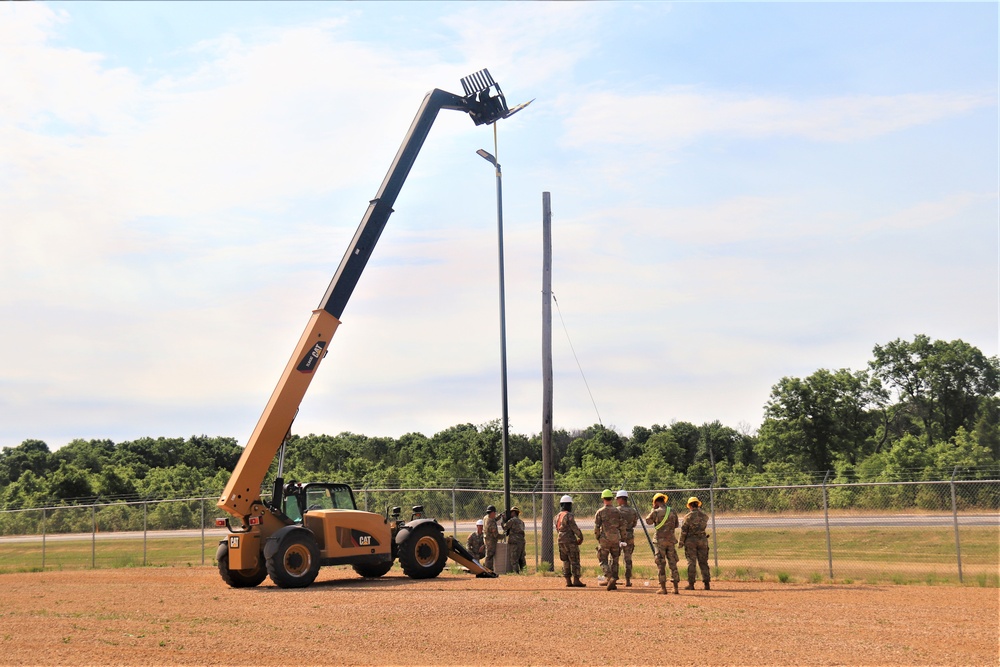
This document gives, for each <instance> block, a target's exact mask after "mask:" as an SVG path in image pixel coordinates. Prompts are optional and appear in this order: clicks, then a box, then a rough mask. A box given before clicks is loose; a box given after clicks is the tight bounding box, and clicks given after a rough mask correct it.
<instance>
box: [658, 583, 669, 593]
mask: <svg viewBox="0 0 1000 667" xmlns="http://www.w3.org/2000/svg"><path fill="white" fill-rule="evenodd" d="M656 594H657V595H666V594H667V584H666V582H661V583H660V590H658V591H656Z"/></svg>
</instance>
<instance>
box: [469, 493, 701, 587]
mask: <svg viewBox="0 0 1000 667" xmlns="http://www.w3.org/2000/svg"><path fill="white" fill-rule="evenodd" d="M601 500H602V501H603V502H604V506H603V507H601V508H600V509H599V510H597V514H596V515H594V537H595V538H596V539H597V557H598V559H599V560H600V562H601V569H602V571H603V572H604V585H605V586H606V587H607V590H609V591H614V590H618V573H619V558H620V557H621V556H624V561H625V586H626V587H627V588H628V587H631V586H632V553H633V552H634V551H635V527H636V524H638V523H639V520H640V518H639V512H638V510H636V509H635V507H633V506H632V505H630V504H629V497H628V492H627V491H625V490H622V491H619V492H618V493H617V494H616V493H614V492H612V491H611V489H604V491H603V492H601ZM668 500H669V498H668V497H667V495H666V494H665V493H657V494H656V495H654V496H653V508H652V510H651V511H650V512H649V514H647V515H646V517H645V519H644V520H645V522H646V523H647V524H649V525H650V526H653V527H654V529H655V531H656V536H655V544H656V559H655V560H656V567H657V570H658V579H659V583H660V590H659V591H657V593H659V594H663V595H666V594H667V568H668V567H669V568H670V576H671V582H672V583H673V588H674V594H675V595H677V594H679V593H680V591H679V590H678V585H679V583H680V573H679V572H678V570H677V560H678V558H677V549H676V546H675V545H679V546H680V547H681V548H682V549H683V550H684V555H685V556H686V557H687V562H688V566H687V578H688V585H687V588H686V590H694V584H695V580H696V578H697V573H698V570H701V578H702V582H703V583H704V585H705V590H711V581H712V573H711V570H710V569H709V566H708V533H707V532H706V529H707V528H708V515H707V514H705V512H703V511H702V509H701V501H700V500H698V498H696V497H691V498H689V499H688V501H687V507H688V510H689V511H688V513H687V514H686V515H685V516H684V519H683V522H682V521H681V520H680V518H679V517H678V516H677V513H676V512H674V511H673V510H671V508H670V506H669V505H668V504H667V501H668ZM559 508H560V510H561V511H560V512H559V515H558V516H557V517H556V519H555V527H556V532H557V533H558V543H559V559H560V560H561V561H562V564H563V576H564V577H565V578H566V586H568V587H580V588H583V587H586V584H585V583H583V582H582V581H581V580H580V545H581V544H583V531H581V530H580V528H579V526H577V524H576V518H575V517H574V515H573V498H572V497H570V496H563V497H562V498H560V499H559ZM520 514H521V510H520V509H519V508H517V507H512V508H511V509H510V512H508V514H507V516H506V517H505V518H504V520H503V521H501V527H502V528H503V530H504V533H505V534H506V535H507V543H508V545H509V546H508V550H509V552H508V553H509V558H510V564H511V567H512V569H514V571H516V572H520V571H521V570H522V569H523V568H524V567H525V562H524V522H523V521H521V518H520ZM678 526H680V529H681V536H680V541H678V540H677V536H676V532H677V528H678ZM499 539H500V537H499V530H498V526H497V512H496V507H494V506H493V505H490V506H488V507H487V508H486V516H485V517H483V518H482V519H481V520H479V521H477V522H476V532H475V533H473V534H471V535H470V536H469V539H468V547H469V551H470V552H471V553H472V555H473V556H475V557H477V558H480V559H483V564H484V565H485V566H486V567H487V568H489V569H491V570H492V569H493V565H494V557H495V554H496V545H497V541H498V540H499Z"/></svg>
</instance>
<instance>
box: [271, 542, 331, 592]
mask: <svg viewBox="0 0 1000 667" xmlns="http://www.w3.org/2000/svg"><path fill="white" fill-rule="evenodd" d="M267 573H268V575H270V577H271V581H273V582H274V583H275V584H276V585H277V586H278V587H279V588H305V587H306V586H308V585H309V584H311V583H312V582H314V581H315V580H316V575H317V574H319V546H318V545H317V544H316V540H314V539H313V538H312V536H311V535H309V534H308V533H306V532H304V531H296V532H293V533H289V534H288V535H285V537H284V538H282V540H281V544H280V545H279V546H278V549H277V550H276V551H275V552H274V553H273V554H271V557H270V558H268V559H267Z"/></svg>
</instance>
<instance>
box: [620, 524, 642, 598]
mask: <svg viewBox="0 0 1000 667" xmlns="http://www.w3.org/2000/svg"><path fill="white" fill-rule="evenodd" d="M618 513H619V514H621V515H622V525H623V526H624V527H625V546H624V547H622V556H623V557H624V559H625V581H626V582H629V581H630V580H631V579H632V552H633V551H635V532H634V531H635V525H636V524H637V523H639V513H638V512H637V511H636V509H635V508H634V507H632V506H631V505H619V506H618Z"/></svg>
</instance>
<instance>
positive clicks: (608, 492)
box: [601, 489, 615, 498]
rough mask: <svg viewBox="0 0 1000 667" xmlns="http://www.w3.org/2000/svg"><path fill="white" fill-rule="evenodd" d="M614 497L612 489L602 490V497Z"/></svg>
mask: <svg viewBox="0 0 1000 667" xmlns="http://www.w3.org/2000/svg"><path fill="white" fill-rule="evenodd" d="M614 497H615V494H614V493H613V492H612V491H611V489H604V490H603V491H601V498H614Z"/></svg>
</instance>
